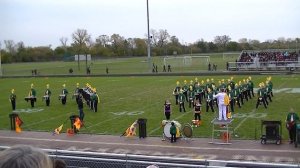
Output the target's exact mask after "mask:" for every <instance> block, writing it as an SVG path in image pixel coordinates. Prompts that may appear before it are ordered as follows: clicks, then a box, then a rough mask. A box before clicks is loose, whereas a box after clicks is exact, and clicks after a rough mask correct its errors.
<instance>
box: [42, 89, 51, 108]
mask: <svg viewBox="0 0 300 168" xmlns="http://www.w3.org/2000/svg"><path fill="white" fill-rule="evenodd" d="M46 87H47V89H46V91H45V95H44V97H43V98H44V99H45V101H46V106H49V105H50V96H51V91H50V89H49V84H47V85H46Z"/></svg>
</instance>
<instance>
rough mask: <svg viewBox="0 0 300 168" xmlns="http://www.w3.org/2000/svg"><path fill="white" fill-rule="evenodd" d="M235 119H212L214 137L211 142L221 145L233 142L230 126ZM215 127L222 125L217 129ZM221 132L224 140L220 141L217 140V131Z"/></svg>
mask: <svg viewBox="0 0 300 168" xmlns="http://www.w3.org/2000/svg"><path fill="white" fill-rule="evenodd" d="M232 121H233V119H227V120H218V119H217V118H215V119H213V120H212V121H211V123H212V137H211V142H209V143H210V144H219V145H229V144H231V143H230V142H229V139H230V138H229V135H230V130H229V128H230V127H229V126H230V124H231V123H232ZM215 127H220V128H219V129H216V128H215ZM218 132H219V133H221V136H223V137H222V139H223V142H220V141H215V140H216V139H215V133H218Z"/></svg>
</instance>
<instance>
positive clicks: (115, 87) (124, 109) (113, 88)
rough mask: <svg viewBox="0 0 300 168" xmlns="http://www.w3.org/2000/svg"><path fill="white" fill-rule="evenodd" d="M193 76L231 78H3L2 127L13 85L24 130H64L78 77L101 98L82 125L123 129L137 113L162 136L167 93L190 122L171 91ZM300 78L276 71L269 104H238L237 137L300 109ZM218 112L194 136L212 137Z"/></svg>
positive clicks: (253, 134)
mask: <svg viewBox="0 0 300 168" xmlns="http://www.w3.org/2000/svg"><path fill="white" fill-rule="evenodd" d="M220 62H221V61H220ZM20 65H24V64H20ZM46 65H47V66H46ZM56 65H57V63H41V64H38V63H37V64H36V65H34V66H40V67H45V69H46V67H49V69H51V70H52V71H53V72H55V71H57V72H59V71H58V70H57V69H56V68H53V67H54V66H56ZM10 66H14V67H15V68H14V69H16V70H19V69H22V68H23V66H19V64H11V65H10ZM57 66H58V65H57ZM124 66H125V65H124ZM3 67H4V68H6V69H5V70H6V71H8V72H9V73H12V72H10V69H9V68H8V67H7V65H5V66H3ZM51 67H52V68H51ZM128 71H129V70H128ZM8 72H7V73H8ZM26 73H27V72H26ZM195 77H197V78H198V79H199V80H200V81H201V80H204V81H206V79H207V78H214V80H215V81H218V80H220V79H223V78H224V79H228V78H230V77H231V76H194V77H191V76H188V77H186V76H177V77H64V78H47V77H43V78H42V77H37V78H34V77H29V78H1V79H0V83H1V93H2V94H1V95H0V102H1V106H0V120H1V122H0V128H1V129H10V124H9V118H8V115H9V113H11V112H12V108H11V105H10V102H9V100H8V97H9V95H10V90H11V89H12V88H14V89H15V90H16V94H17V111H22V112H20V117H21V118H22V120H23V121H24V124H23V126H22V128H23V130H35V131H47V132H49V133H50V132H52V131H53V130H54V128H56V127H58V126H59V125H61V124H62V123H64V122H65V121H66V120H67V122H66V124H65V125H64V128H63V131H64V132H65V131H66V129H67V128H69V127H70V121H69V120H68V117H69V116H70V115H71V114H78V111H77V106H76V102H75V100H74V99H71V95H72V92H73V91H74V89H75V87H76V83H77V82H78V83H80V86H82V87H83V86H85V84H86V83H89V84H91V85H92V86H93V87H96V88H97V91H98V93H100V94H99V96H100V104H99V106H98V108H99V109H98V112H97V113H94V112H92V111H90V110H89V109H88V108H87V107H86V106H85V108H84V112H85V119H84V120H85V126H86V128H82V129H81V132H82V133H83V132H84V133H93V134H96V133H97V134H110V135H120V134H122V133H123V132H124V130H125V129H126V128H127V127H128V126H130V124H131V123H132V122H134V121H135V120H136V119H138V118H146V119H147V120H148V121H147V134H148V136H161V134H162V131H163V128H162V127H161V121H162V120H163V119H164V115H163V103H164V101H165V99H170V100H171V102H172V108H173V113H172V115H171V119H174V120H177V121H179V122H180V123H181V124H184V123H190V122H191V120H192V119H193V113H192V111H191V109H189V108H188V105H187V104H186V109H187V112H186V113H180V112H179V109H178V106H176V105H175V101H174V97H173V95H172V91H173V89H174V87H175V86H176V81H177V80H179V81H180V82H181V83H183V81H184V80H188V81H189V80H194V78H195ZM233 77H234V80H235V81H239V80H242V79H243V78H246V77H248V76H233ZM266 77H267V76H264V75H260V76H252V80H253V81H254V84H255V87H257V85H258V83H259V82H264V81H265V80H266ZM299 80H300V75H290V76H286V75H273V76H272V82H273V83H274V97H273V102H272V103H271V104H270V105H269V106H268V109H264V108H263V106H260V107H259V108H258V109H255V104H256V99H252V100H250V101H249V102H246V104H245V105H244V106H242V108H241V109H238V108H236V112H235V114H234V122H233V125H232V126H233V128H234V131H235V134H236V135H237V136H238V137H236V138H240V139H254V138H259V137H260V128H261V124H260V121H261V119H264V120H281V121H284V120H285V116H286V114H287V112H288V110H289V108H290V107H293V108H294V109H295V111H296V112H298V114H299V110H300V104H299V102H300V96H299V94H300V92H299V88H300V85H299ZM31 83H34V85H35V89H36V90H37V97H38V100H37V103H36V107H34V108H31V107H30V103H29V102H26V101H25V100H24V97H25V96H27V94H28V91H29V89H30V84H31ZM46 84H50V89H51V91H52V97H51V104H50V107H46V105H45V102H43V101H42V96H43V93H44V91H45V89H46ZM63 84H66V88H67V89H68V90H69V92H70V93H71V94H70V95H69V96H68V100H67V104H66V105H65V106H63V105H62V104H61V102H60V101H59V100H58V95H59V94H60V91H61V89H62V85H63ZM289 88H290V89H289ZM297 88H298V90H297ZM215 109H216V108H215ZM214 116H215V114H214V113H212V112H209V113H206V112H202V115H201V117H202V120H203V125H202V126H201V127H198V128H194V136H196V137H210V136H211V130H212V125H211V124H210V121H211V120H212V119H213V118H214ZM282 126H283V127H282V128H283V138H284V139H287V138H288V136H287V130H286V129H285V126H284V124H283V125H282Z"/></svg>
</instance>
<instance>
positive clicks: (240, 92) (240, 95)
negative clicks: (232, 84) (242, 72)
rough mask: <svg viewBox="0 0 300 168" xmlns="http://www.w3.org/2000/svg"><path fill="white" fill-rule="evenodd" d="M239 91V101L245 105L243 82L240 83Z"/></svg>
mask: <svg viewBox="0 0 300 168" xmlns="http://www.w3.org/2000/svg"><path fill="white" fill-rule="evenodd" d="M237 89H238V90H239V99H240V100H241V102H242V105H244V97H243V87H242V81H239V86H238V88H237Z"/></svg>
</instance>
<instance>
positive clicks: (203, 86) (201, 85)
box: [200, 80, 205, 100]
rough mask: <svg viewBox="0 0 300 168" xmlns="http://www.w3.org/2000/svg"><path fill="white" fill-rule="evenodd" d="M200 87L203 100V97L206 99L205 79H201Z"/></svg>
mask: <svg viewBox="0 0 300 168" xmlns="http://www.w3.org/2000/svg"><path fill="white" fill-rule="evenodd" d="M200 88H201V92H200V97H201V100H203V99H205V85H204V80H202V81H201V84H200Z"/></svg>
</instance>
